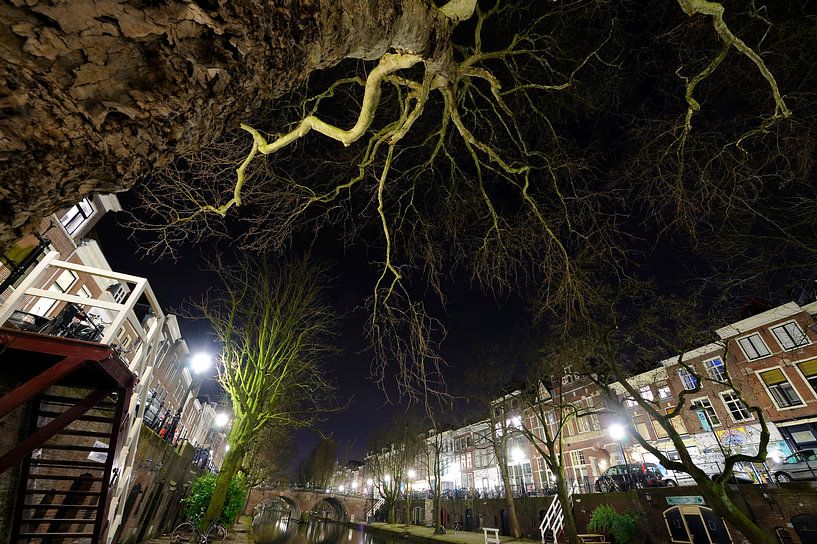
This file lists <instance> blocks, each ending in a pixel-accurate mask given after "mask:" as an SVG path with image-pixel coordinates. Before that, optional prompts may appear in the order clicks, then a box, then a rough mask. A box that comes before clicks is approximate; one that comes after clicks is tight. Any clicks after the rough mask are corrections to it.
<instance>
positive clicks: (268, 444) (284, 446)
mask: <svg viewBox="0 0 817 544" xmlns="http://www.w3.org/2000/svg"><path fill="white" fill-rule="evenodd" d="M294 457H295V445H294V444H293V442H292V435H291V430H290V429H289V428H287V427H279V426H274V425H270V426H268V427H266V428H264V429H263V430H261V431H260V432H259V433H258V436H256V438H255V439H254V440H253V442H252V445H251V446H250V447H249V448H248V451H247V455H246V456H245V457H244V461H243V463H242V468H241V470H242V471H243V472H244V473H245V474H246V475H247V485H248V486H249V487H250V488H253V487H256V486H263V485H269V484H272V483H274V482H276V481H278V480H280V479H281V478H283V477H285V476H286V474H287V472H288V471H289V470H290V461H291V460H292V459H293V458H294Z"/></svg>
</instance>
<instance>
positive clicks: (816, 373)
mask: <svg viewBox="0 0 817 544" xmlns="http://www.w3.org/2000/svg"><path fill="white" fill-rule="evenodd" d="M797 368H799V369H800V372H802V373H803V376H805V378H806V381H808V383H809V385H810V386H811V389H812V390H814V391H815V392H816V393H817V359H811V360H809V361H803V362H802V363H797Z"/></svg>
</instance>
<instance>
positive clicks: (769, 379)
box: [760, 368, 787, 385]
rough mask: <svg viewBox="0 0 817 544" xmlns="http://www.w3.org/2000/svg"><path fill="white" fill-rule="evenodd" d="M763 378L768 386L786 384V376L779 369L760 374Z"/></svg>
mask: <svg viewBox="0 0 817 544" xmlns="http://www.w3.org/2000/svg"><path fill="white" fill-rule="evenodd" d="M760 376H761V378H762V379H763V381H764V382H765V383H766V385H777V384H779V383H784V382H786V381H787V380H786V376H784V375H783V371H782V370H781V369H779V368H775V369H774V370H768V371H766V372H761V373H760Z"/></svg>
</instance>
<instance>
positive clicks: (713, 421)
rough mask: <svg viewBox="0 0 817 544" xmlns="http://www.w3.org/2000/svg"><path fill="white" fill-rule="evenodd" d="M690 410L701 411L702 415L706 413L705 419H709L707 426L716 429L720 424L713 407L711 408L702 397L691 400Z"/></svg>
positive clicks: (710, 404) (707, 401) (706, 399)
mask: <svg viewBox="0 0 817 544" xmlns="http://www.w3.org/2000/svg"><path fill="white" fill-rule="evenodd" d="M691 408H692V409H693V410H703V411H704V413H706V417H707V419H709V424H710V425H711V426H712V427H717V426H719V425H720V424H721V418H719V417H718V413H717V412H716V411H715V407H714V406H712V403H711V402H709V399H708V398H706V397H704V398H702V399H695V400H693V401H692V404H691Z"/></svg>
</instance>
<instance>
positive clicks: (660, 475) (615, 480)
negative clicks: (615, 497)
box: [595, 463, 678, 492]
mask: <svg viewBox="0 0 817 544" xmlns="http://www.w3.org/2000/svg"><path fill="white" fill-rule="evenodd" d="M628 472H629V474H628ZM677 485H678V483H677V482H676V481H675V480H673V479H672V478H668V477H667V471H666V469H665V468H664V467H662V466H661V465H657V464H655V463H630V464H629V465H613V466H611V467H609V468H608V469H607V470H605V471H604V473H603V474H602V475H601V476H600V477H599V479H598V480H596V485H595V487H596V491H600V492H601V491H627V490H628V489H630V488H631V487H633V486H634V487H675V486H677Z"/></svg>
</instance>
